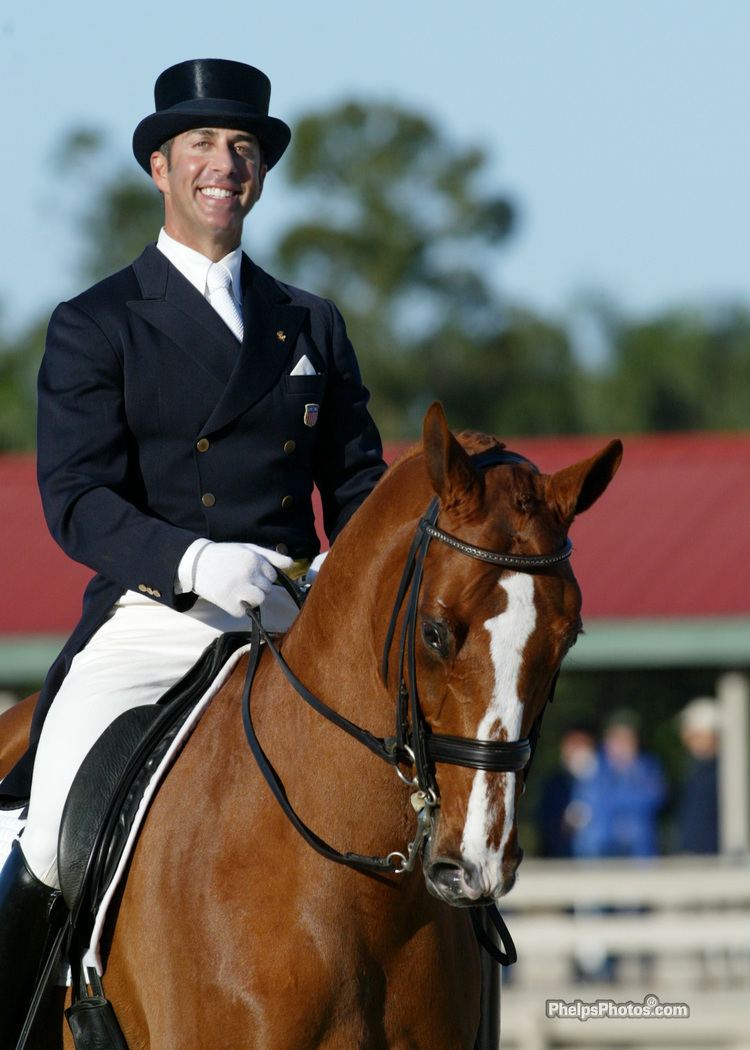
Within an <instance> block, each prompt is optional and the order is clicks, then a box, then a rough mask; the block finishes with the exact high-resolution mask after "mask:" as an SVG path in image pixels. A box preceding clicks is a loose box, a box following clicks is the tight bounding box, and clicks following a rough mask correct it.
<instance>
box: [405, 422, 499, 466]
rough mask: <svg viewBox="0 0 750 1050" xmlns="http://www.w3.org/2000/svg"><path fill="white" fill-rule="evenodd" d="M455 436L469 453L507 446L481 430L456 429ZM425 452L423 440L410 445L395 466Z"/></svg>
mask: <svg viewBox="0 0 750 1050" xmlns="http://www.w3.org/2000/svg"><path fill="white" fill-rule="evenodd" d="M454 434H455V437H456V438H457V439H458V441H460V443H461V444H462V445H463V447H464V448H465V449H466V451H467V452H469V453H474V452H484V451H485V450H486V449H489V448H498V449H500V448H505V447H506V445H505V442H504V441H500V440H499V438H496V437H493V436H492V435H491V434H483V433H482V431H481V430H460V431H458V432H457V433H456V432H455V431H454ZM422 452H423V448H422V444H421V442H420V443H419V444H418V445H410V446H409V448H407V449H406V450H405V451H404V452H402V454H401V455H400V456H399V457H398V459H397V460H395V462H394V464H393V466H394V467H395V466H396V465H398V464H401V463H407V462H408V461H409V460H412V459H415V458H416V457H417V456H420V455H421V454H422Z"/></svg>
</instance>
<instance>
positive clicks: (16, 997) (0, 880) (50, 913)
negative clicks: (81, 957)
mask: <svg viewBox="0 0 750 1050" xmlns="http://www.w3.org/2000/svg"><path fill="white" fill-rule="evenodd" d="M64 911H65V905H64V903H63V900H62V896H61V894H60V891H59V890H53V889H50V887H49V886H45V885H44V883H43V882H40V881H39V879H38V878H37V877H36V876H35V875H34V874H33V873H32V872H31V871H30V870H29V866H28V865H27V863H26V858H25V857H24V855H23V850H22V849H21V844H20V842H18V841H16V842H14V843H13V847H12V849H11V852H10V856H9V857H8V859H7V861H6V862H5V864H4V866H3V868H2V870H1V871H0V1050H15V1047H16V1043H17V1041H18V1037H19V1035H20V1033H21V1030H22V1028H23V1025H24V1022H25V1020H26V1015H27V1012H28V1009H29V1006H30V1004H31V1000H32V998H33V996H34V992H35V990H36V987H37V979H38V977H39V975H40V973H41V970H42V967H43V965H44V963H45V961H46V959H47V956H48V953H49V950H50V948H51V946H52V942H53V940H54V938H55V935H56V934H57V933H58V931H59V930H60V928H61V925H62V918H63V915H64Z"/></svg>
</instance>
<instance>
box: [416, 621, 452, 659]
mask: <svg viewBox="0 0 750 1050" xmlns="http://www.w3.org/2000/svg"><path fill="white" fill-rule="evenodd" d="M422 641H423V642H424V644H425V645H426V646H427V648H428V649H430V650H431V651H432V652H433V653H438V655H440V656H447V655H448V631H447V629H446V626H445V624H443V623H440V622H439V621H438V620H423V621H422Z"/></svg>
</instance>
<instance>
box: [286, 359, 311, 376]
mask: <svg viewBox="0 0 750 1050" xmlns="http://www.w3.org/2000/svg"><path fill="white" fill-rule="evenodd" d="M317 374H318V373H317V372H316V371H315V368H314V366H313V364H312V362H311V361H310V358H309V357H308V356H307V354H303V355H302V357H301V358H300V359H299V361H298V362H297V364H296V365H295V366H294V368H293V369H292V370H291V372H290V373H289V375H290V376H316V375H317Z"/></svg>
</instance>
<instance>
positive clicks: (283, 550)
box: [276, 543, 289, 554]
mask: <svg viewBox="0 0 750 1050" xmlns="http://www.w3.org/2000/svg"><path fill="white" fill-rule="evenodd" d="M276 553H277V554H288V553H289V548H288V547H287V545H286V544H285V543H277V544H276Z"/></svg>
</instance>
